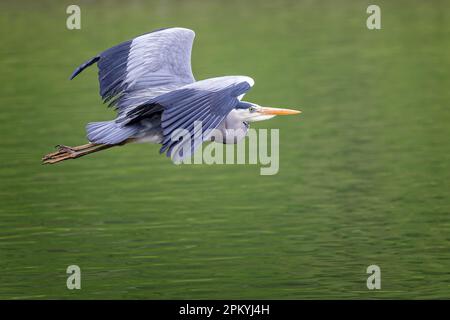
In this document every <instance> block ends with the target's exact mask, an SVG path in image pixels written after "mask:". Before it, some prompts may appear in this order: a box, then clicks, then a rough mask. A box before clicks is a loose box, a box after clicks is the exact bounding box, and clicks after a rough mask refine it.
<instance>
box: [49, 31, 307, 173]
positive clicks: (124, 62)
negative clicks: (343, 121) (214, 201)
mask: <svg viewBox="0 0 450 320" xmlns="http://www.w3.org/2000/svg"><path fill="white" fill-rule="evenodd" d="M194 37H195V33H194V31H192V30H189V29H185V28H166V29H159V30H155V31H153V32H150V33H147V34H144V35H141V36H138V37H136V38H134V39H132V40H129V41H126V42H123V43H121V44H119V45H116V46H114V47H112V48H110V49H108V50H105V51H103V52H102V53H100V54H98V55H96V56H95V57H93V58H91V59H89V60H88V61H86V62H85V63H83V64H82V65H80V66H79V67H78V68H76V69H75V71H74V72H73V74H72V75H71V77H70V79H71V80H72V79H73V78H75V77H76V76H77V75H78V74H79V73H81V72H82V71H83V70H84V69H86V68H88V67H89V66H91V65H93V64H95V63H96V64H97V66H98V70H99V71H98V80H99V83H100V95H101V97H102V99H103V101H104V102H105V103H109V106H113V107H114V108H115V109H116V111H117V117H116V119H114V120H111V121H102V122H92V123H89V124H88V125H87V127H86V131H87V139H88V141H89V143H87V144H84V145H80V146H76V147H69V146H65V145H58V146H57V151H56V152H53V153H49V154H47V155H46V156H44V157H43V158H42V161H43V163H44V164H54V163H58V162H60V161H63V160H68V159H76V158H79V157H82V156H85V155H87V154H90V153H94V152H98V151H101V150H105V149H109V148H111V147H115V146H122V145H125V144H128V143H137V142H150V143H157V144H162V146H161V149H160V153H164V152H165V153H166V155H167V156H168V157H171V158H172V160H173V161H174V162H176V161H180V160H182V159H183V158H185V157H187V156H190V155H191V154H192V153H193V152H194V151H195V149H196V148H197V147H198V146H199V143H200V144H201V143H202V142H203V141H211V140H213V139H211V137H210V136H208V135H202V136H201V139H200V141H199V142H198V140H199V139H192V140H191V139H184V140H183V139H172V135H173V134H174V133H175V132H176V130H178V129H179V130H186V131H185V132H188V133H189V135H190V136H191V137H194V136H195V135H196V134H197V133H198V132H197V131H199V130H201V131H202V132H208V130H209V131H211V130H212V129H216V130H219V132H221V133H222V137H223V139H222V141H216V142H222V143H237V142H239V141H240V140H242V139H243V138H244V137H245V136H246V134H247V132H248V128H249V123H250V122H254V121H261V120H266V119H270V118H272V117H274V116H276V115H288V114H298V113H300V111H296V110H290V109H280V108H267V107H261V106H259V105H257V104H256V103H252V102H246V101H242V100H241V99H242V98H243V96H244V95H245V93H246V92H247V91H248V90H249V89H250V88H251V87H252V86H253V84H254V81H253V79H252V78H250V77H247V76H224V77H217V78H210V79H205V80H200V81H196V80H195V79H194V76H193V74H192V70H191V51H192V44H193V41H194ZM196 124H200V126H199V125H196ZM186 144H190V145H188V146H187V148H184V149H183V150H188V151H189V152H184V153H181V152H176V150H180V148H181V147H186Z"/></svg>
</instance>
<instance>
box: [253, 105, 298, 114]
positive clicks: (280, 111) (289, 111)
mask: <svg viewBox="0 0 450 320" xmlns="http://www.w3.org/2000/svg"><path fill="white" fill-rule="evenodd" d="M258 111H259V112H260V113H262V114H266V115H276V116H281V115H282V116H284V115H289V114H299V113H301V111H298V110H292V109H282V108H267V107H261V108H260V109H259V110H258Z"/></svg>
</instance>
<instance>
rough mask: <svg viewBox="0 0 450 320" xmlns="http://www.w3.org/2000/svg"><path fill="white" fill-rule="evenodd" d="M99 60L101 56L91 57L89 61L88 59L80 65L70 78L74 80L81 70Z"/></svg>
mask: <svg viewBox="0 0 450 320" xmlns="http://www.w3.org/2000/svg"><path fill="white" fill-rule="evenodd" d="M98 60H100V56H95V57H93V58H92V59H89V60H88V61H86V62H85V63H83V64H82V65H81V66H79V67H78V68H76V69H75V71H74V72H73V73H72V75H71V76H70V80H72V79H73V78H75V77H76V76H77V75H78V74H79V73H80V72H81V71H83V70H84V69H86V68H87V67H89V66H90V65H92V64H94V63H96V62H97V61H98Z"/></svg>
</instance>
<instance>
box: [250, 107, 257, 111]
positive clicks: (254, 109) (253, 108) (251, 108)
mask: <svg viewBox="0 0 450 320" xmlns="http://www.w3.org/2000/svg"><path fill="white" fill-rule="evenodd" d="M248 111H250V112H255V111H256V108H255V107H250V108H248Z"/></svg>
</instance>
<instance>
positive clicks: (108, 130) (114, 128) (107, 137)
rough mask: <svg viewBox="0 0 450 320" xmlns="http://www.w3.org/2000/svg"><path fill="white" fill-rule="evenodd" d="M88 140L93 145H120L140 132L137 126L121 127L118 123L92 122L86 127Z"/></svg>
mask: <svg viewBox="0 0 450 320" xmlns="http://www.w3.org/2000/svg"><path fill="white" fill-rule="evenodd" d="M86 132H87V138H88V140H89V141H91V142H93V143H99V144H120V143H122V142H124V141H126V140H127V139H128V138H130V137H132V136H133V135H135V134H137V133H138V132H139V127H138V126H137V125H129V126H121V125H120V124H119V123H117V122H116V121H114V120H112V121H101V122H91V123H88V125H87V126H86Z"/></svg>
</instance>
